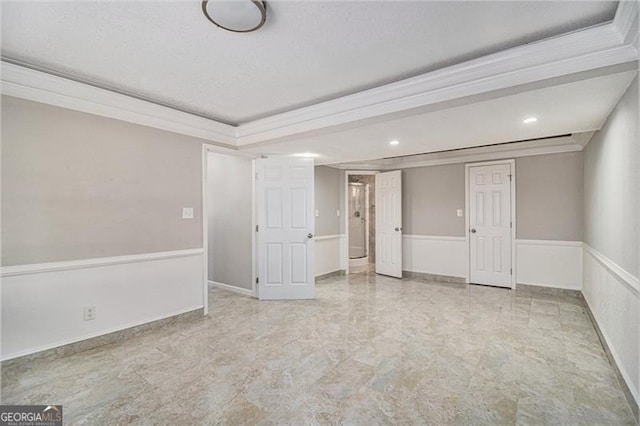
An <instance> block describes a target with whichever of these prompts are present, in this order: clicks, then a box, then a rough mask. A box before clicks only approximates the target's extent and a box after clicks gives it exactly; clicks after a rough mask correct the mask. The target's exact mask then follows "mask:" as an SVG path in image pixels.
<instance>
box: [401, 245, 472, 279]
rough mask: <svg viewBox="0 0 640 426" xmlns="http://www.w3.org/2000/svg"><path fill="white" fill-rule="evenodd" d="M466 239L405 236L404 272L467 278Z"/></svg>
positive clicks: (403, 251)
mask: <svg viewBox="0 0 640 426" xmlns="http://www.w3.org/2000/svg"><path fill="white" fill-rule="evenodd" d="M465 241H466V240H465V238H464V237H442V236H437V235H403V237H402V270H404V271H411V272H420V273H426V274H435V275H448V276H452V277H459V278H465V277H466V276H467V273H468V269H467V252H466V242H465Z"/></svg>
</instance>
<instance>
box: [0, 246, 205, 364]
mask: <svg viewBox="0 0 640 426" xmlns="http://www.w3.org/2000/svg"><path fill="white" fill-rule="evenodd" d="M202 272H203V250H202V249H195V250H181V251H174V252H165V253H155V254H145V255H133V256H117V257H110V258H98V259H85V260H79V261H69V262H52V263H46V264H32V265H23V266H14V267H5V268H3V269H2V359H3V360H6V359H10V358H15V357H18V356H22V355H27V354H31V353H34V352H39V351H41V350H45V349H50V348H54V347H57V346H61V345H65V344H68V343H73V342H77V341H80V340H84V339H88V338H90V337H96V336H100V335H102V334H106V333H110V332H113V331H117V330H121V329H125V328H129V327H133V326H136V325H140V324H144V323H146V322H150V321H154V320H158V319H162V318H167V317H170V316H173V315H177V314H180V313H184V312H188V311H191V310H194V309H198V308H202V307H203V289H202V283H203V276H202ZM86 306H95V308H96V314H97V315H96V319H94V320H90V321H85V320H84V308H85V307H86Z"/></svg>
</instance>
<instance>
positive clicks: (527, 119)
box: [522, 117, 538, 124]
mask: <svg viewBox="0 0 640 426" xmlns="http://www.w3.org/2000/svg"><path fill="white" fill-rule="evenodd" d="M536 121H538V119H537V118H536V117H527V118H525V119H524V120H522V122H523V123H524V124H530V123H535V122H536Z"/></svg>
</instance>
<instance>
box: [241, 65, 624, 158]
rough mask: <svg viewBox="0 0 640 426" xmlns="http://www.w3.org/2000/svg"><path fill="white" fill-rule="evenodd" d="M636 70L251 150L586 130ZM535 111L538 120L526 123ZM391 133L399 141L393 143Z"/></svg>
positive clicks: (498, 138)
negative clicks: (526, 119)
mask: <svg viewBox="0 0 640 426" xmlns="http://www.w3.org/2000/svg"><path fill="white" fill-rule="evenodd" d="M635 75H636V71H635V70H633V71H626V72H621V73H617V74H610V75H605V76H601V77H595V78H589V79H585V80H580V81H576V82H572V83H566V84H561V85H555V86H551V87H546V88H542V89H537V90H530V91H526V92H521V93H518V94H515V95H510V96H503V97H499V98H495V99H490V100H486V101H481V102H474V103H468V104H464V105H462V106H456V107H451V108H447V109H441V110H437V111H432V112H427V113H422V114H416V115H411V116H408V117H404V118H400V119H395V120H386V121H381V120H379V121H376V122H374V123H372V124H367V125H362V126H359V127H355V128H351V129H347V130H341V131H337V132H332V133H324V134H322V135H319V136H313V137H301V138H296V139H295V140H290V141H286V142H279V143H274V144H270V145H268V146H265V145H264V144H261V145H256V146H252V147H246V150H247V151H250V152H255V153H260V154H266V155H291V154H295V153H298V154H302V153H314V154H318V155H319V156H318V158H317V159H316V162H317V163H318V164H335V163H342V162H350V161H364V160H371V159H378V158H387V157H395V156H401V155H413V154H420V153H427V152H436V151H444V150H451V149H459V148H469V147H476V146H483V145H490V144H497V143H504V142H513V141H519V140H527V139H535V138H542V137H548V136H556V135H563V134H573V133H579V132H588V131H592V130H598V129H600V127H601V126H602V124H603V122H604V121H605V120H606V118H607V116H608V115H609V113H610V112H611V110H612V109H613V107H614V106H615V105H616V103H617V102H618V100H619V99H620V97H621V96H622V94H623V93H624V91H625V90H626V88H627V87H628V86H629V84H630V82H631V80H632V79H633V77H634V76H635ZM530 116H534V117H536V118H537V119H538V121H537V122H536V123H534V124H524V123H523V122H522V120H523V119H524V118H527V117H530ZM391 140H398V141H399V142H400V144H399V145H397V146H390V145H389V141H391Z"/></svg>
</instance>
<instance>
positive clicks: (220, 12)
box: [202, 0, 267, 33]
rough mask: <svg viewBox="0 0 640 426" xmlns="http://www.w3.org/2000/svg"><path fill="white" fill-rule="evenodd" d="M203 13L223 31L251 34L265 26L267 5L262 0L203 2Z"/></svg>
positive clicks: (214, 0) (209, 0)
mask: <svg viewBox="0 0 640 426" xmlns="http://www.w3.org/2000/svg"><path fill="white" fill-rule="evenodd" d="M202 13H204V16H206V17H207V19H208V20H209V21H211V22H212V23H213V24H214V25H216V26H217V27H220V28H222V29H223V30H227V31H233V32H234V33H249V32H251V31H255V30H257V29H259V28H260V27H262V26H263V25H264V22H265V21H266V19H267V3H266V2H264V1H261V0H203V2H202Z"/></svg>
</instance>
